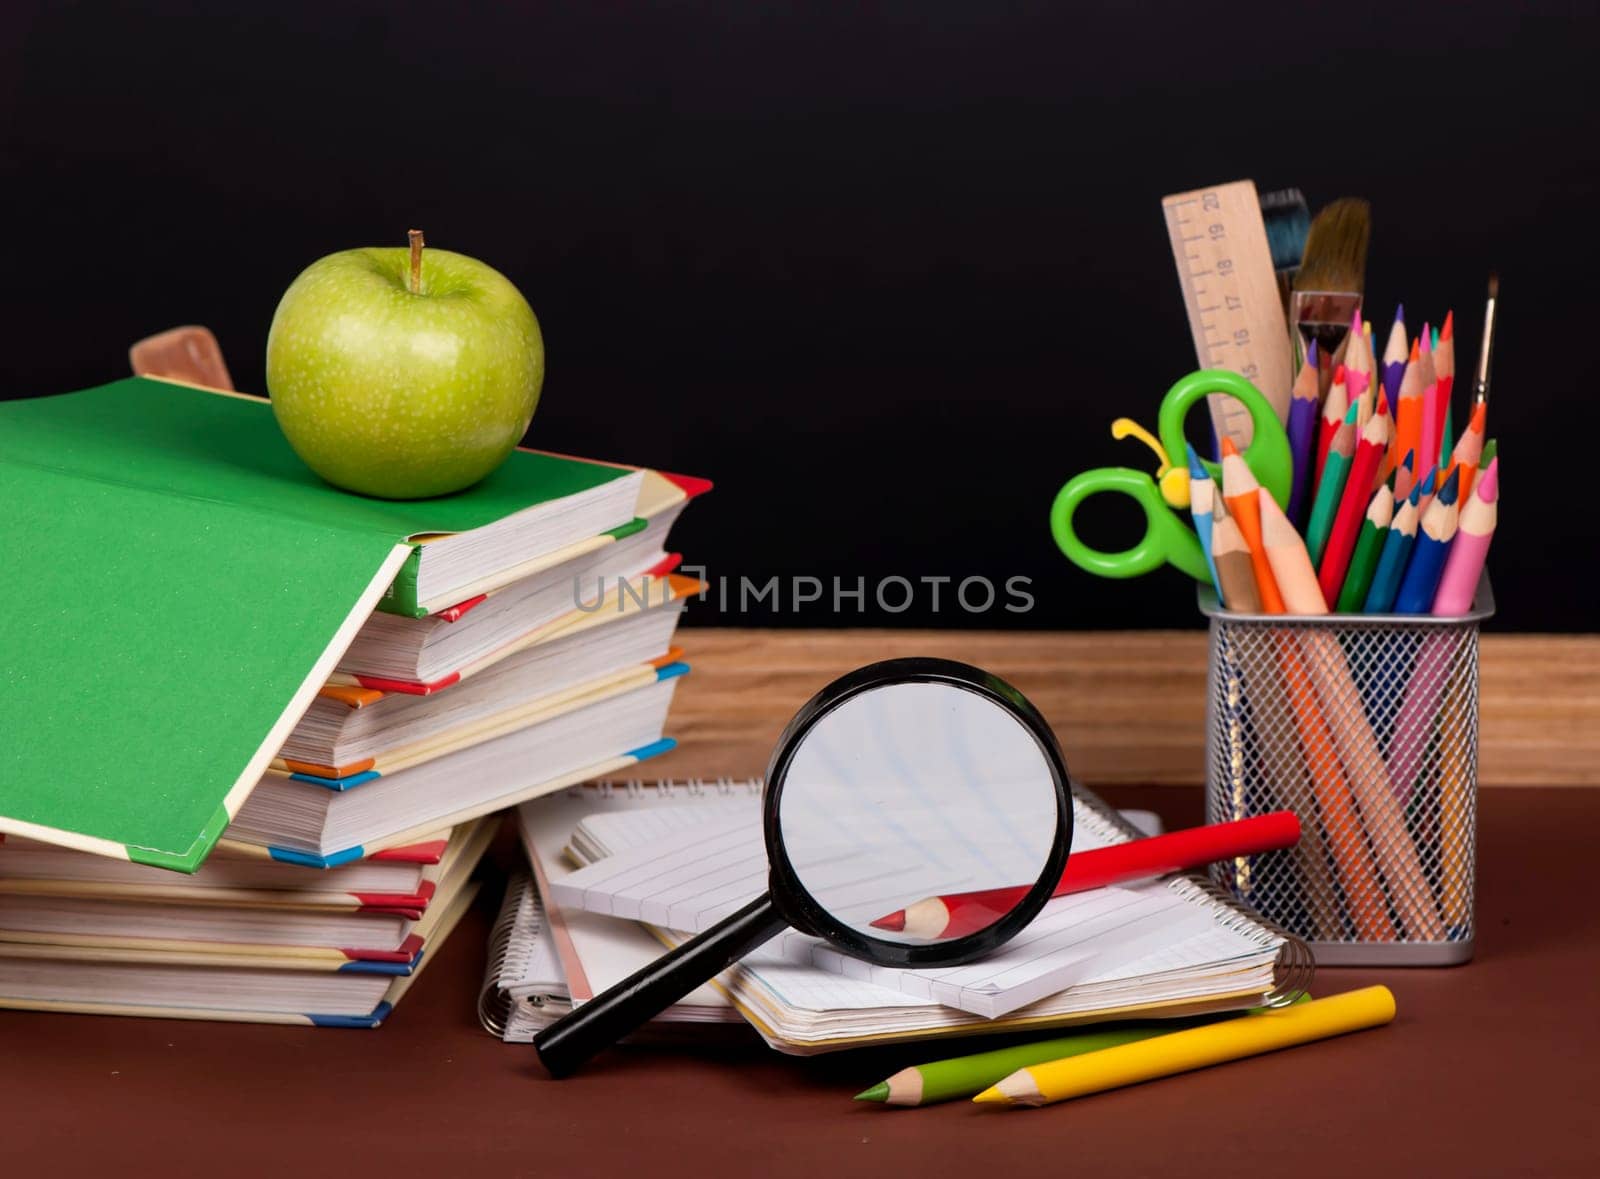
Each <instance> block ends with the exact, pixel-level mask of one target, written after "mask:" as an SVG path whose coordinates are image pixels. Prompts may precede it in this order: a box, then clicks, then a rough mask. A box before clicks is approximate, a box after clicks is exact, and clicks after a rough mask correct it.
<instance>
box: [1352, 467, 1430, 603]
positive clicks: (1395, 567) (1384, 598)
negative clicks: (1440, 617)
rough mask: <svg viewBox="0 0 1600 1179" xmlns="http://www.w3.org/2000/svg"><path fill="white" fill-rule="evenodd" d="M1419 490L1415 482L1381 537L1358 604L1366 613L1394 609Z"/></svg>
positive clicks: (1414, 532)
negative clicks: (1374, 564)
mask: <svg viewBox="0 0 1600 1179" xmlns="http://www.w3.org/2000/svg"><path fill="white" fill-rule="evenodd" d="M1421 494H1422V486H1421V485H1420V484H1418V485H1417V486H1415V487H1413V488H1412V489H1411V494H1410V495H1408V496H1406V498H1405V502H1403V503H1402V504H1401V505H1400V506H1399V507H1398V508H1396V509H1395V513H1394V519H1393V520H1392V521H1390V523H1389V535H1387V536H1385V537H1384V538H1383V550H1382V551H1381V552H1380V553H1379V554H1378V568H1377V569H1376V571H1374V572H1373V574H1372V584H1371V585H1370V586H1368V587H1367V600H1366V602H1364V603H1363V604H1362V607H1361V609H1362V610H1363V611H1364V612H1365V613H1367V614H1387V613H1389V611H1390V610H1392V609H1394V599H1395V595H1396V594H1398V593H1399V592H1400V579H1401V577H1403V576H1404V575H1405V571H1406V562H1407V561H1409V560H1410V559H1411V547H1412V545H1414V544H1415V543H1416V540H1417V497H1418V496H1420V495H1421Z"/></svg>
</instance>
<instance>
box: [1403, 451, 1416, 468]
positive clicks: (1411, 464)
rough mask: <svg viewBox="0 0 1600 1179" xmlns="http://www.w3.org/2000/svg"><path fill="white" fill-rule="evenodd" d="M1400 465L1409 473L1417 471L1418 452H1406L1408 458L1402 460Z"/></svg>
mask: <svg viewBox="0 0 1600 1179" xmlns="http://www.w3.org/2000/svg"><path fill="white" fill-rule="evenodd" d="M1400 465H1401V466H1402V467H1404V468H1405V469H1406V470H1408V471H1415V470H1416V469H1417V452H1416V451H1415V450H1408V451H1406V457H1405V458H1403V459H1401V460H1400Z"/></svg>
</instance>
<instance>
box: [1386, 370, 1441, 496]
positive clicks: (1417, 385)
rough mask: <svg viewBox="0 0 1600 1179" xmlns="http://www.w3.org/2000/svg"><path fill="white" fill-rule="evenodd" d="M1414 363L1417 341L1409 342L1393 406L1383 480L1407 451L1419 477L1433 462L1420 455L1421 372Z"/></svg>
mask: <svg viewBox="0 0 1600 1179" xmlns="http://www.w3.org/2000/svg"><path fill="white" fill-rule="evenodd" d="M1418 359H1419V355H1418V348H1417V341H1415V340H1412V341H1411V361H1410V363H1408V364H1407V365H1406V371H1405V374H1404V375H1403V376H1402V377H1401V378H1400V396H1399V397H1398V398H1396V399H1395V403H1394V442H1393V444H1392V445H1391V446H1390V447H1389V458H1388V460H1387V461H1386V462H1385V463H1384V465H1383V466H1384V471H1383V475H1384V478H1386V479H1387V478H1388V477H1389V472H1390V471H1393V470H1394V468H1395V466H1396V465H1397V464H1398V463H1399V462H1400V460H1401V459H1403V458H1405V456H1406V451H1408V450H1409V451H1413V452H1414V453H1415V454H1416V456H1417V472H1418V473H1419V474H1420V473H1421V472H1423V471H1425V470H1427V469H1428V468H1429V467H1431V466H1433V464H1434V462H1435V460H1434V459H1431V458H1428V457H1426V456H1425V455H1424V454H1423V453H1422V369H1421V367H1420V366H1419V365H1418V363H1417V361H1418Z"/></svg>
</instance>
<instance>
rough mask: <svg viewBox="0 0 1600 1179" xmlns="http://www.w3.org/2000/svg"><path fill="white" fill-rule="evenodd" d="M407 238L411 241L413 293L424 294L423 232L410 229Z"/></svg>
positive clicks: (407, 231)
mask: <svg viewBox="0 0 1600 1179" xmlns="http://www.w3.org/2000/svg"><path fill="white" fill-rule="evenodd" d="M406 236H407V237H408V238H410V239H411V293H412V294H413V295H420V294H422V230H420V229H408V230H406Z"/></svg>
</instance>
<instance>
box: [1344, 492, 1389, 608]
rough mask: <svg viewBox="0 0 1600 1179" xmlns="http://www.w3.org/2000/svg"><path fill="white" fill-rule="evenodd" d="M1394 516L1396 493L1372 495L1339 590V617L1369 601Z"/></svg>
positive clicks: (1374, 493)
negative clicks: (1373, 580)
mask: <svg viewBox="0 0 1600 1179" xmlns="http://www.w3.org/2000/svg"><path fill="white" fill-rule="evenodd" d="M1393 515H1394V493H1393V489H1392V488H1390V487H1388V486H1383V487H1380V488H1378V490H1376V491H1374V492H1373V493H1372V501H1371V502H1370V503H1369V504H1368V505H1367V514H1366V517H1365V519H1363V520H1362V522H1361V535H1360V536H1358V537H1357V538H1356V547H1355V553H1354V554H1353V555H1352V556H1351V558H1350V569H1349V572H1347V573H1346V574H1345V576H1344V585H1343V586H1342V587H1340V590H1339V601H1338V604H1337V605H1336V606H1335V607H1334V608H1335V609H1336V610H1337V611H1338V612H1339V613H1340V614H1354V613H1356V612H1357V611H1359V610H1360V609H1361V604H1362V603H1363V602H1365V601H1366V600H1367V591H1368V590H1369V589H1370V588H1371V587H1372V575H1373V573H1374V572H1376V571H1377V568H1378V556H1379V554H1381V553H1382V552H1383V542H1384V539H1385V538H1386V537H1387V536H1388V533H1389V521H1390V519H1391V518H1392V517H1393Z"/></svg>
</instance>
